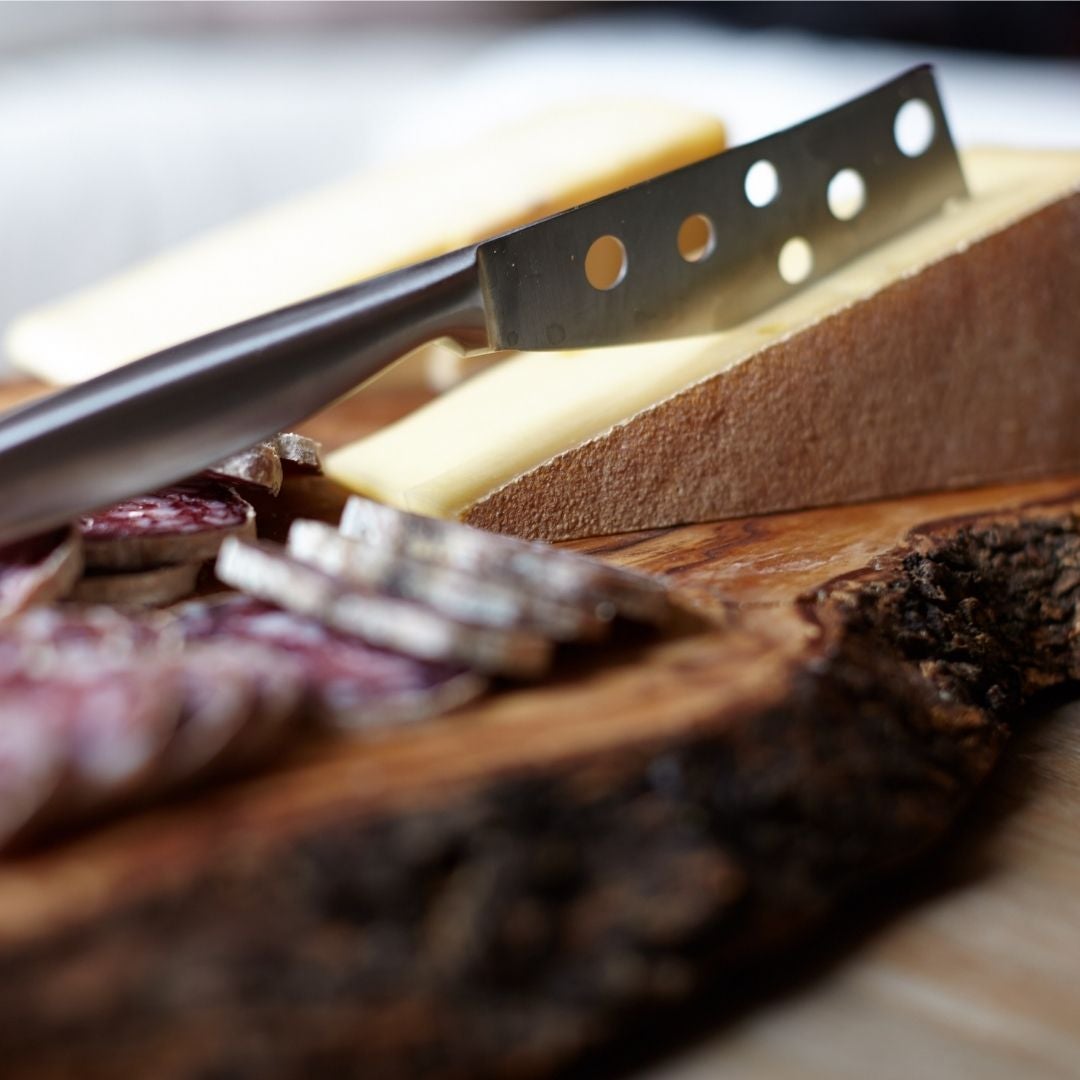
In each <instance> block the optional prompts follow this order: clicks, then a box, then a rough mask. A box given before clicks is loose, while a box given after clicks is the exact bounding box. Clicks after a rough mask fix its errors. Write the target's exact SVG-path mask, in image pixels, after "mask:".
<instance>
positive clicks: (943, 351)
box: [327, 150, 1080, 539]
mask: <svg viewBox="0 0 1080 1080" xmlns="http://www.w3.org/2000/svg"><path fill="white" fill-rule="evenodd" d="M964 167H965V171H966V174H967V176H968V180H969V184H970V187H971V189H972V192H973V197H972V198H971V199H970V200H964V201H963V202H958V203H956V204H955V205H951V206H950V207H949V208H948V209H947V210H946V211H944V212H943V213H942V214H940V215H939V216H938V217H936V218H935V219H934V220H932V221H928V222H926V223H924V224H923V225H920V226H918V227H916V228H914V229H911V230H909V231H908V232H906V233H905V234H904V235H902V236H901V237H899V238H897V239H895V240H893V241H891V242H890V243H888V244H886V245H883V246H881V247H879V248H877V249H875V250H874V251H873V252H871V253H868V254H866V255H864V256H863V257H861V258H860V259H858V260H857V261H855V262H853V263H851V264H849V265H848V266H846V267H844V268H842V269H841V270H839V271H837V272H835V273H834V274H832V275H831V276H829V277H828V278H826V279H824V280H822V281H821V282H820V283H817V284H815V285H813V286H811V287H810V288H808V289H807V290H805V291H804V292H802V293H800V294H797V295H795V296H793V297H792V298H790V299H789V300H787V301H785V302H783V303H781V304H779V305H777V306H775V307H773V308H772V309H770V310H768V311H766V312H764V313H762V314H761V315H759V316H757V317H755V318H752V319H750V320H748V321H747V322H745V323H744V324H742V325H740V326H739V327H737V328H735V329H733V330H730V331H726V332H724V333H720V334H715V335H711V336H708V337H700V338H694V339H685V340H677V341H670V342H661V343H654V344H648V345H638V346H627V347H619V348H611V349H598V350H592V351H585V352H579V353H546V354H545V353H534V354H522V355H519V356H518V357H516V358H515V359H512V360H510V361H507V362H506V363H504V364H502V365H500V366H499V367H496V368H494V369H492V370H490V371H487V372H485V373H483V374H481V375H478V376H476V377H475V378H473V379H472V380H470V381H469V382H467V383H464V384H463V385H462V386H460V387H458V388H456V389H454V390H452V391H450V392H449V393H447V394H445V395H444V396H443V397H441V398H438V399H436V400H435V401H434V402H432V403H431V404H429V405H427V406H426V407H424V408H422V409H420V410H419V411H417V412H416V413H414V414H412V415H410V416H408V417H406V418H405V419H404V420H402V421H400V422H398V423H396V424H394V425H392V426H390V427H388V428H386V429H383V430H382V431H379V432H376V433H375V434H374V435H372V436H370V437H368V438H366V439H363V440H361V441H359V442H357V443H354V444H352V445H351V446H347V447H345V448H344V449H342V450H339V451H338V452H336V453H335V454H332V455H331V456H330V458H329V460H328V462H327V471H328V473H329V474H330V475H331V476H333V477H334V478H335V479H337V480H338V481H340V482H341V483H343V484H345V485H347V486H348V487H350V488H352V489H354V490H355V491H358V492H361V493H363V494H366V495H369V496H372V497H374V498H377V499H380V500H382V501H384V502H387V503H390V504H393V505H395V506H400V507H404V508H406V509H409V510H412V511H415V512H418V513H422V514H427V515H431V516H436V517H448V518H460V519H462V520H464V521H467V522H471V523H473V524H477V525H481V526H484V527H487V528H490V529H493V530H497V531H503V532H508V533H513V534H517V535H521V536H526V537H534V538H545V539H558V538H569V537H575V536H584V535H593V534H600V533H606V532H615V531H624V530H630V529H640V528H650V527H656V526H663V525H670V524H675V523H679V522H688V521H704V520H709V519H715V518H720V517H725V516H736V515H743V514H750V513H763V512H768V511H775V510H781V509H790V508H798V507H805V506H811V505H821V504H828V503H838V502H851V501H857V500H862V499H868V498H874V497H882V496H889V495H897V494H901V493H905V492H911V491H917V490H925V489H931V488H939V487H953V486H962V485H970V484H974V483H979V482H984V481H992V480H1005V479H1014V478H1020V477H1027V476H1032V475H1035V474H1038V473H1046V472H1053V471H1062V470H1066V469H1072V468H1078V467H1080V423H1078V421H1077V417H1078V416H1080V194H1078V188H1080V153H1072V152H1036V153H1030V152H1013V151H1006V150H990V151H979V152H972V153H970V154H967V155H965V157H964ZM869 197H870V198H872V197H873V192H870V193H869Z"/></svg>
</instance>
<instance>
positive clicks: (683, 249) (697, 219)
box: [678, 214, 716, 263]
mask: <svg viewBox="0 0 1080 1080" xmlns="http://www.w3.org/2000/svg"><path fill="white" fill-rule="evenodd" d="M678 245H679V254H680V255H681V256H682V257H683V258H684V259H685V260H686V261H687V262H692V263H696V262H702V261H703V260H705V259H707V258H708V257H709V256H710V255H711V254H712V253H713V251H714V250H715V249H716V229H715V228H714V227H713V223H712V218H710V217H709V216H708V215H707V214H691V215H690V216H689V217H688V218H686V220H685V221H683V223H682V224H681V225H680V226H679V236H678Z"/></svg>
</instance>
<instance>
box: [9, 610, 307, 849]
mask: <svg viewBox="0 0 1080 1080" xmlns="http://www.w3.org/2000/svg"><path fill="white" fill-rule="evenodd" d="M306 686H307V684H306V675H305V672H304V671H303V669H302V666H301V665H300V663H299V662H298V661H296V660H295V659H293V658H291V657H288V656H283V655H281V653H280V652H279V651H276V650H272V649H269V648H263V647H259V646H258V645H256V644H253V643H252V644H249V643H240V644H239V645H237V644H236V643H231V644H230V647H229V648H228V650H221V649H219V648H211V647H209V646H207V645H198V644H196V645H190V644H187V643H186V642H185V641H184V638H183V635H182V634H181V632H180V626H179V623H178V621H177V620H176V619H175V618H172V617H171V616H170V617H161V616H159V617H149V616H134V615H131V616H129V615H124V614H122V613H120V612H118V611H115V610H111V609H108V608H85V609H80V608H76V607H68V608H65V609H62V610H61V609H50V608H39V609H35V610H33V611H30V612H27V613H25V614H24V615H22V616H19V617H16V618H14V619H12V620H10V621H9V622H8V623H6V624H5V625H4V627H3V629H2V631H0V846H3V845H5V844H7V843H8V842H9V841H11V840H12V839H13V838H14V837H16V836H18V835H20V834H25V833H26V832H27V831H34V830H36V829H40V828H41V827H43V826H46V825H49V826H52V825H56V824H60V823H62V822H64V821H66V820H69V819H71V818H73V817H77V818H79V819H83V818H85V816H86V815H87V814H93V813H95V812H98V811H101V810H106V809H115V808H118V807H120V806H122V805H125V804H127V803H130V802H131V801H133V800H138V799H143V798H145V797H147V796H149V795H152V794H154V793H156V792H160V791H162V790H171V789H173V788H175V787H177V786H178V785H181V784H184V783H188V782H191V781H193V780H196V779H200V778H202V777H203V776H207V775H214V774H218V773H221V772H224V771H231V770H235V769H236V768H237V767H246V766H249V765H251V764H254V763H256V762H259V761H262V760H264V759H265V758H266V757H267V755H268V754H270V753H271V752H273V751H275V750H277V749H278V748H279V747H280V746H281V745H282V743H283V741H284V740H285V739H286V738H287V737H288V736H289V735H290V734H291V732H292V731H293V730H295V728H296V726H297V724H298V723H299V722H300V720H301V719H302V718H303V716H305V715H306Z"/></svg>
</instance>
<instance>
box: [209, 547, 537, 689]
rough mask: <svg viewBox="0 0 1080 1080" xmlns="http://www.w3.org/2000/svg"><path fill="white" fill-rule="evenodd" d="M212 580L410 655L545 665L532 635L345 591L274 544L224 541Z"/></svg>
mask: <svg viewBox="0 0 1080 1080" xmlns="http://www.w3.org/2000/svg"><path fill="white" fill-rule="evenodd" d="M217 576H218V578H219V579H220V580H221V581H223V582H225V583H226V584H228V585H232V586H233V587H234V588H237V589H240V590H241V591H243V592H246V593H249V594H250V595H252V596H255V597H257V598H258V599H260V600H266V601H269V602H270V603H273V604H277V605H280V606H281V607H284V608H288V609H289V610H290V611H295V612H297V613H299V614H301V615H308V616H311V617H312V618H315V619H318V620H319V621H320V622H324V623H326V624H327V625H328V626H331V627H333V628H334V629H336V630H340V631H342V632H344V633H347V634H354V635H356V636H358V637H361V638H363V639H364V640H365V641H367V642H369V643H370V644H372V645H380V646H382V647H384V648H387V649H391V650H393V651H395V652H401V653H405V654H407V655H409V656H415V657H418V658H421V659H425V660H439V661H449V662H451V663H460V664H464V665H467V666H469V667H474V668H478V669H479V670H481V671H486V672H491V673H501V674H507V675H517V676H526V677H528V676H536V675H539V674H541V673H542V672H543V671H544V670H546V669H547V667H548V665H549V663H550V660H551V654H552V645H551V642H550V641H548V640H547V639H546V638H544V637H542V636H541V635H539V634H536V633H534V632H532V631H528V630H520V629H501V628H492V627H485V626H475V625H471V624H467V623H463V622H459V621H456V620H454V619H450V618H448V617H447V616H445V615H443V614H440V613H439V612H437V611H433V610H432V609H430V608H427V607H424V606H422V605H420V604H417V603H414V602H412V601H409V600H402V599H398V598H396V597H388V596H383V595H380V594H379V593H376V592H374V591H373V590H371V589H365V588H362V587H360V586H358V585H351V584H349V583H348V582H345V581H343V580H342V579H341V578H338V577H335V576H333V575H330V574H326V573H324V572H323V571H321V570H318V569H316V568H315V567H313V566H309V565H308V564H307V563H303V562H300V561H299V560H297V559H293V558H291V557H290V556H289V555H287V554H286V552H285V551H284V549H283V548H281V547H280V546H279V545H276V544H268V543H252V542H247V541H242V540H238V539H234V538H229V539H228V540H226V541H225V543H224V544H222V547H221V551H220V553H219V555H218V560H217Z"/></svg>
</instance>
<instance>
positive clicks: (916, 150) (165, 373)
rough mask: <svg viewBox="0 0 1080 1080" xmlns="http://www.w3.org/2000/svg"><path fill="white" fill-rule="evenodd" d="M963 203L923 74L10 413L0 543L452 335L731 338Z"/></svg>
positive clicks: (93, 504) (225, 445)
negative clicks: (736, 329) (840, 269)
mask: <svg viewBox="0 0 1080 1080" xmlns="http://www.w3.org/2000/svg"><path fill="white" fill-rule="evenodd" d="M913 110H914V112H913ZM905 116H907V117H908V118H909V119H910V118H912V117H913V118H914V121H915V128H914V130H913V131H908V130H907V127H906V125H907V123H908V121H907V120H906V119H905ZM920 117H921V120H922V131H921V132H920V130H919V128H918V121H919V118H920ZM841 181H845V182H846V185H845V183H841ZM845 186H846V191H845V190H844V189H845ZM965 192H966V188H965V185H964V179H963V174H962V172H961V169H960V164H959V161H958V159H957V156H956V151H955V149H954V147H953V144H952V139H951V137H950V135H949V130H948V125H947V123H946V119H945V114H944V111H943V109H942V106H941V102H940V99H939V97H938V94H937V90H936V87H935V85H934V79H933V75H932V72H931V70H930V69H929V68H928V67H921V68H916V69H914V70H912V71H910V72H908V73H906V74H904V75H901V76H900V77H899V78H897V79H894V80H892V81H891V82H889V83H887V84H885V85H884V86H882V87H880V88H879V89H877V90H875V91H872V92H871V93H869V94H866V95H864V96H863V97H860V98H857V99H856V100H854V101H851V102H849V103H848V104H846V105H841V106H840V107H839V108H837V109H834V110H832V111H830V112H828V113H825V114H823V115H822V116H819V117H816V118H814V119H812V120H808V121H806V122H805V123H802V124H799V125H798V126H796V127H794V128H791V129H788V130H787V131H783V132H779V133H777V134H775V135H770V136H768V137H767V138H765V139H762V140H759V141H757V142H755V143H751V144H747V145H745V146H741V147H736V148H735V149H732V150H729V151H727V152H726V153H724V154H720V155H717V156H716V157H713V158H709V159H706V160H705V161H702V162H699V163H698V164H695V165H690V166H687V167H685V168H682V169H679V170H677V171H675V172H672V173H668V174H667V175H665V176H662V177H659V178H657V179H655V180H651V181H648V182H646V183H644V184H639V185H636V186H635V187H632V188H627V189H626V190H625V191H622V192H618V193H616V194H614V195H610V196H607V197H605V198H602V199H598V200H596V201H594V202H591V203H588V204H586V205H584V206H581V207H578V208H576V209H574V210H569V211H566V212H565V213H562V214H558V215H555V216H553V217H550V218H547V219H545V220H543V221H541V222H538V223H536V224H534V225H529V226H526V227H525V228H522V229H518V230H515V231H513V232H511V233H508V234H506V235H504V236H501V237H497V238H495V239H492V240H488V241H486V242H484V243H481V244H478V245H473V246H470V247H467V248H463V249H461V250H459V251H455V252H451V253H449V254H447V255H443V256H440V257H438V258H436V259H432V260H429V261H427V262H424V263H421V264H419V265H417V266H413V267H408V268H405V269H403V270H398V271H395V272H393V273H390V274H386V275H383V276H382V277H379V278H375V279H372V280H370V281H364V282H360V283H359V284H357V285H352V286H349V287H347V288H345V289H341V290H338V291H336V292H334V293H330V294H327V295H325V296H321V297H316V298H314V299H312V300H307V301H304V302H303V303H300V304H296V305H293V306H291V307H288V308H283V309H281V310H279V311H274V312H270V313H268V314H266V315H262V316H259V317H257V318H254V319H250V320H248V321H247V322H244V323H239V324H237V325H235V326H231V327H227V328H225V329H222V330H219V331H216V332H214V333H211V334H207V335H205V336H203V337H201V338H197V339H195V340H193V341H189V342H186V343H184V344H181V345H177V346H174V347H172V348H170V349H166V350H164V351H162V352H160V353H157V354H155V355H153V356H150V357H147V358H145V359H143V360H139V361H136V362H135V363H132V364H129V365H127V366H125V367H122V368H119V369H117V370H116V371H112V372H109V373H107V374H105V375H102V376H100V377H98V378H96V379H92V380H90V381H89V382H86V383H83V384H82V385H80V386H76V387H74V388H72V389H70V390H65V391H62V392H60V393H57V394H55V395H53V396H51V397H49V398H46V399H44V400H42V401H39V402H36V403H34V404H32V405H29V406H27V407H25V408H23V409H19V410H17V411H16V412H14V413H12V414H10V415H9V416H7V417H5V418H4V419H2V420H0V543H4V542H7V541H10V540H16V539H19V538H20V537H22V536H27V535H30V534H33V533H35V532H39V531H41V530H44V529H47V528H50V527H52V526H55V525H58V524H61V523H63V522H66V521H69V520H71V519H72V518H73V517H75V516H76V515H78V514H79V513H82V512H84V511H88V510H92V509H95V508H97V507H101V506H105V505H108V504H110V503H112V502H116V501H118V500H120V499H124V498H127V497H129V496H133V495H137V494H140V493H142V492H146V491H150V490H153V489H154V488H157V487H160V486H162V485H164V484H168V483H172V482H174V481H176V480H179V479H182V478H184V477H186V476H190V475H191V474H193V473H196V472H198V471H199V470H201V469H203V468H206V467H207V466H209V465H210V464H212V463H213V462H215V461H219V460H221V459H222V458H224V457H226V456H228V455H229V454H232V453H235V452H236V451H238V450H241V449H243V448H245V447H247V446H250V445H251V444H253V443H255V442H258V441H259V440H260V439H263V438H265V437H267V436H269V435H270V434H272V433H273V432H275V431H280V430H283V429H285V428H289V427H292V426H294V425H295V424H296V423H297V422H299V421H301V420H303V419H304V418H306V417H308V416H311V415H312V414H313V413H315V412H317V411H318V410H320V409H321V408H323V407H324V406H326V405H329V404H331V403H332V402H334V401H335V400H338V399H339V398H341V397H344V396H346V395H348V394H349V393H351V392H352V391H353V390H355V389H356V388H357V387H358V386H360V385H361V384H362V383H363V382H364V381H366V380H367V379H369V378H371V377H372V376H374V375H376V374H378V373H379V372H380V371H382V370H383V369H384V368H386V367H388V366H389V365H390V364H392V363H393V362H394V361H395V360H397V359H398V358H399V357H401V356H404V355H405V354H406V353H408V352H410V351H411V350H412V349H414V348H416V347H418V346H419V345H422V344H424V343H425V342H428V341H432V340H435V339H438V338H448V339H450V340H452V341H455V342H457V343H458V344H459V345H460V346H461V347H463V348H466V349H477V350H483V349H503V348H528V349H566V348H583V347H589V346H599V345H614V344H619V343H624V342H633V341H648V340H655V339H657V338H664V337H675V336H685V335H692V334H701V333H708V332H710V331H714V330H717V329H721V328H724V327H728V326H732V325H735V324H736V323H738V322H740V321H742V320H743V319H746V318H748V317H749V316H751V315H753V314H755V313H756V312H758V311H760V310H762V309H763V308H765V307H768V306H769V305H771V304H773V303H775V302H776V301H778V300H781V299H783V298H784V297H786V296H789V295H791V294H792V293H793V292H794V291H796V290H797V289H799V288H802V287H803V286H805V285H806V284H808V283H810V282H813V281H815V280H818V279H819V278H820V277H822V276H823V275H825V274H827V273H828V272H829V271H830V270H832V269H834V268H835V267H837V266H838V265H840V264H841V263H843V262H846V261H847V260H848V259H850V258H852V257H853V256H855V255H857V254H859V253H861V252H863V251H865V250H867V249H869V248H871V247H873V246H874V245H875V244H877V243H879V242H881V241H882V240H885V239H887V238H888V237H890V236H893V235H895V234H897V233H899V232H901V231H902V230H904V229H906V228H908V227H909V226H910V225H912V224H914V223H915V222H917V221H919V220H922V219H924V218H926V217H928V216H930V215H931V214H933V213H935V212H937V211H939V210H940V209H941V207H942V206H943V204H944V203H945V202H947V201H948V200H949V199H951V198H955V197H960V196H962V195H964V194H965Z"/></svg>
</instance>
